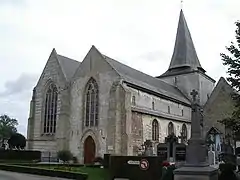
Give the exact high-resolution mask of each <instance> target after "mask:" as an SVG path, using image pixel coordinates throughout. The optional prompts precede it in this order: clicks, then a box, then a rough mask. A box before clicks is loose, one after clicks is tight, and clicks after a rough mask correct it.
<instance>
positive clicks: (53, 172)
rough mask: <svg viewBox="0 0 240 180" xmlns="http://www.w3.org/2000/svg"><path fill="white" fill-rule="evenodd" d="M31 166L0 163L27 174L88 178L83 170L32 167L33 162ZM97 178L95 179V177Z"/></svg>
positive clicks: (83, 179) (2, 168)
mask: <svg viewBox="0 0 240 180" xmlns="http://www.w3.org/2000/svg"><path fill="white" fill-rule="evenodd" d="M29 165H30V167H29V166H21V165H13V164H11V165H10V164H0V169H1V170H6V171H13V172H20V173H27V174H36V175H45V176H50V177H61V178H66V179H79V180H87V179H88V174H86V173H81V172H69V171H64V170H58V169H49V168H41V167H32V166H31V165H32V164H29ZM94 180H95V179H94Z"/></svg>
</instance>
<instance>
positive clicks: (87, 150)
mask: <svg viewBox="0 0 240 180" xmlns="http://www.w3.org/2000/svg"><path fill="white" fill-rule="evenodd" d="M95 152H96V144H95V142H94V140H93V138H92V136H88V137H87V138H86V139H85V141H84V164H90V163H92V162H93V161H94V159H95Z"/></svg>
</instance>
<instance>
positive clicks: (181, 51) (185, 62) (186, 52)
mask: <svg viewBox="0 0 240 180" xmlns="http://www.w3.org/2000/svg"><path fill="white" fill-rule="evenodd" d="M195 70H199V71H202V72H206V71H205V70H204V69H203V68H202V66H201V64H200V61H199V59H198V56H197V53H196V50H195V47H194V44H193V40H192V37H191V34H190V31H189V29H188V25H187V22H186V19H185V17H184V14H183V11H182V10H181V11H180V16H179V22H178V28H177V35H176V40H175V46H174V51H173V55H172V59H171V63H170V66H169V68H168V70H167V72H165V73H164V74H163V75H161V76H167V75H173V74H177V73H184V72H186V73H187V72H189V71H195Z"/></svg>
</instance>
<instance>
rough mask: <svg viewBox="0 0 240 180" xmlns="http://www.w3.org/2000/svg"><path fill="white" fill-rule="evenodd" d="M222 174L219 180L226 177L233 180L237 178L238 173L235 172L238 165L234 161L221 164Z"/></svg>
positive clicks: (223, 179)
mask: <svg viewBox="0 0 240 180" xmlns="http://www.w3.org/2000/svg"><path fill="white" fill-rule="evenodd" d="M219 169H220V171H221V172H220V175H219V178H218V179H219V180H225V179H229V180H230V179H231V180H237V177H236V174H235V173H234V171H235V169H236V166H235V165H234V164H232V163H226V164H220V165H219Z"/></svg>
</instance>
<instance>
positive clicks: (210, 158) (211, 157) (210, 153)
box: [208, 150, 216, 165]
mask: <svg viewBox="0 0 240 180" xmlns="http://www.w3.org/2000/svg"><path fill="white" fill-rule="evenodd" d="M208 163H209V165H215V164H216V162H215V152H214V151H212V150H210V151H208Z"/></svg>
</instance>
